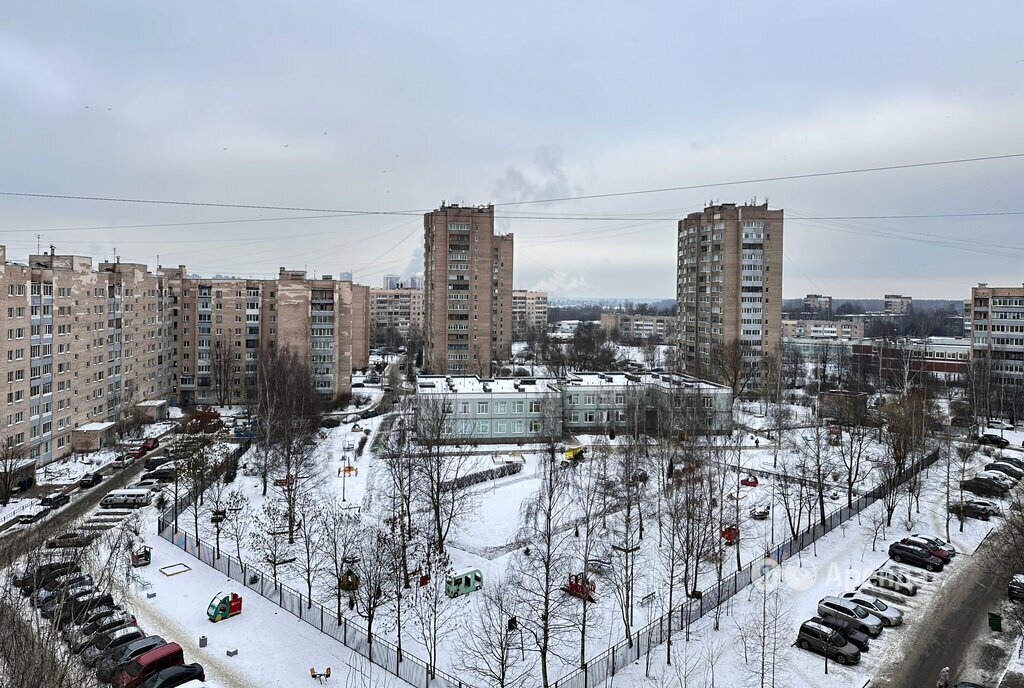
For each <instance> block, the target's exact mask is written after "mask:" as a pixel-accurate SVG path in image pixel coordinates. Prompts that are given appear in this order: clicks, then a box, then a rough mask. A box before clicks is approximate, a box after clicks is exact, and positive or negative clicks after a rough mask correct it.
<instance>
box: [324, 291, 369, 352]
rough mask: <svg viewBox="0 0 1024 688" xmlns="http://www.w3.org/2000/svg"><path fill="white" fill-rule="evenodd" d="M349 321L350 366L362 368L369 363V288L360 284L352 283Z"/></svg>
mask: <svg viewBox="0 0 1024 688" xmlns="http://www.w3.org/2000/svg"><path fill="white" fill-rule="evenodd" d="M324 279H327V276H325V277H324ZM348 282H349V283H350V284H351V282H352V280H348ZM351 322H352V368H353V369H355V370H364V369H366V368H368V367H369V365H370V288H369V287H367V286H364V285H362V284H353V285H352V319H351Z"/></svg>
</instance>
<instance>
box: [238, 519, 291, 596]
mask: <svg viewBox="0 0 1024 688" xmlns="http://www.w3.org/2000/svg"><path fill="white" fill-rule="evenodd" d="M287 534H288V531H287V528H286V526H285V510H284V507H283V506H282V504H281V503H280V502H279V501H277V500H276V499H268V500H267V501H265V502H264V503H263V507H262V508H261V509H260V511H259V512H258V513H257V514H256V517H255V518H254V519H253V524H252V528H251V530H250V531H249V543H250V547H251V548H252V551H253V553H255V554H256V556H257V557H259V559H260V561H263V562H266V563H267V564H270V568H271V571H272V572H273V575H274V585H277V576H278V571H279V569H280V568H281V567H282V566H285V565H287V564H289V563H291V562H292V561H294V560H295V557H294V556H292V554H291V547H290V546H289V544H288V541H287V537H286V536H287Z"/></svg>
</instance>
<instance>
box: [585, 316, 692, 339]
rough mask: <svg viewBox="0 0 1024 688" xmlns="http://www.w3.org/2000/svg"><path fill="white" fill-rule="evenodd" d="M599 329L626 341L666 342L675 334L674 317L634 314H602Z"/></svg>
mask: <svg viewBox="0 0 1024 688" xmlns="http://www.w3.org/2000/svg"><path fill="white" fill-rule="evenodd" d="M601 329H602V330H604V331H605V332H607V333H609V334H611V333H613V332H617V333H618V336H619V337H620V338H621V339H623V340H626V341H630V340H636V339H645V340H646V339H650V340H654V341H659V342H663V341H668V340H669V339H671V338H672V337H673V335H675V332H676V317H675V316H674V315H638V314H635V313H602V314H601Z"/></svg>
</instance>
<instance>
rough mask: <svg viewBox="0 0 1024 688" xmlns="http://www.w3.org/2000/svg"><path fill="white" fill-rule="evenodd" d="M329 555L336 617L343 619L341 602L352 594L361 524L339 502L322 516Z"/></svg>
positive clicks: (325, 545) (327, 566) (327, 565)
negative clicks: (352, 580) (350, 574)
mask: <svg viewBox="0 0 1024 688" xmlns="http://www.w3.org/2000/svg"><path fill="white" fill-rule="evenodd" d="M319 518H320V520H321V522H322V524H321V528H322V529H323V534H324V547H325V551H326V555H327V561H326V568H327V572H328V575H329V577H330V579H331V591H332V592H333V594H334V600H335V604H336V613H337V616H338V618H339V619H340V618H341V612H342V610H341V601H342V598H343V597H345V596H347V595H348V594H349V593H350V592H351V590H350V587H351V579H350V577H349V575H348V573H349V571H350V570H351V571H353V573H354V572H355V571H354V568H355V563H356V558H357V553H358V551H359V548H358V539H359V536H360V535H361V533H360V532H359V527H358V523H357V522H356V519H355V518H354V517H353V514H352V512H351V510H349V509H347V508H346V507H345V506H344V505H342V504H339V503H337V502H334V503H331V504H329V505H327V507H326V508H325V509H323V510H322V511H321V512H320V516H319Z"/></svg>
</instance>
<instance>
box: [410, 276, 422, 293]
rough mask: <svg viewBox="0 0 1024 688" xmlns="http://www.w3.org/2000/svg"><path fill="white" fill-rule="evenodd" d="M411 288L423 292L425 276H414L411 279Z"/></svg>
mask: <svg viewBox="0 0 1024 688" xmlns="http://www.w3.org/2000/svg"><path fill="white" fill-rule="evenodd" d="M409 288H410V289H417V290H419V291H423V275H413V276H412V277H410V278H409Z"/></svg>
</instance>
